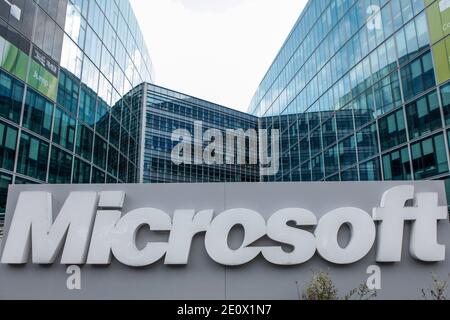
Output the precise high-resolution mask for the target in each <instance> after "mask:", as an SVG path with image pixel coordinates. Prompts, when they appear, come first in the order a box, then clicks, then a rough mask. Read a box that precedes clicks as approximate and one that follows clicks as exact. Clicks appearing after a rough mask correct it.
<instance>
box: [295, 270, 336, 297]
mask: <svg viewBox="0 0 450 320" xmlns="http://www.w3.org/2000/svg"><path fill="white" fill-rule="evenodd" d="M302 299H303V300H338V290H337V289H336V287H335V286H334V285H333V281H331V278H330V275H329V274H328V273H327V272H323V271H319V272H313V278H312V280H311V282H310V283H309V285H308V286H307V287H306V291H305V292H303V294H302Z"/></svg>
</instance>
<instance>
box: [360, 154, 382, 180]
mask: <svg viewBox="0 0 450 320" xmlns="http://www.w3.org/2000/svg"><path fill="white" fill-rule="evenodd" d="M359 172H360V178H361V181H379V180H381V168H380V160H379V159H378V158H376V159H373V160H371V161H367V162H365V163H363V164H361V165H360V166H359Z"/></svg>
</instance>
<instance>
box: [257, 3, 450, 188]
mask: <svg viewBox="0 0 450 320" xmlns="http://www.w3.org/2000/svg"><path fill="white" fill-rule="evenodd" d="M447 3H448V2H447V1H432V0H427V1H423V0H405V1H394V0H391V1H389V0H371V1H366V0H344V1H339V0H327V1H322V0H310V1H309V2H308V4H307V6H306V8H305V10H304V12H303V13H302V14H301V16H300V18H299V19H298V21H297V23H296V25H295V27H294V29H293V30H292V31H291V33H290V35H289V37H288V39H287V40H286V42H285V43H284V45H283V47H282V48H281V50H280V52H279V53H278V55H277V57H276V58H275V60H274V62H273V64H272V66H271V67H270V69H269V70H268V72H267V74H266V75H265V77H264V79H263V81H262V82H261V84H260V86H259V88H258V90H257V92H256V93H255V95H254V97H253V100H252V102H251V106H250V108H249V111H250V113H252V114H254V115H256V116H259V117H263V118H265V120H264V121H262V122H261V123H262V124H263V127H264V128H272V127H276V126H278V123H283V122H286V121H290V123H289V125H290V126H291V127H294V128H295V129H294V130H290V131H285V132H284V133H283V134H282V135H288V136H289V138H286V137H284V136H283V137H282V140H283V141H287V146H286V149H283V150H294V151H293V152H292V151H290V152H289V153H286V154H284V155H283V157H286V159H285V161H283V163H285V165H284V166H283V167H282V170H281V171H280V172H279V173H278V174H277V175H276V176H274V177H265V178H264V181H310V180H313V181H339V180H341V181H347V180H364V181H366V180H381V179H384V180H421V179H445V180H446V181H448V179H449V147H448V146H449V144H448V133H447V132H448V129H449V124H450V123H449V122H448V121H447V118H448V110H447V105H448V100H449V99H448V98H447V96H448V94H447V93H446V92H447V91H448V87H449V84H448V82H449V80H450V73H449V72H448V70H449V59H448V54H447V51H446V50H447V49H446V47H445V46H446V45H445V43H446V42H445V41H447V40H446V39H447V38H446V37H447V35H448V30H450V29H449V28H448V22H449V21H448V17H449V16H450V8H449V7H448V6H446V4H447ZM292 132H295V134H292ZM297 145H299V146H300V150H299V151H297V149H296V146H297ZM298 152H299V153H300V155H299V154H298ZM298 158H299V159H300V164H298V163H297V161H288V160H289V159H298Z"/></svg>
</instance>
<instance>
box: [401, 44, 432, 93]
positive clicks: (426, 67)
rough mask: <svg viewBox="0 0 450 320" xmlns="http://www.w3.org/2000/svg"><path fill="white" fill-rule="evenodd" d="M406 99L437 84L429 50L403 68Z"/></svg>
mask: <svg viewBox="0 0 450 320" xmlns="http://www.w3.org/2000/svg"><path fill="white" fill-rule="evenodd" d="M401 74H402V84H403V94H404V97H405V101H408V100H410V99H412V98H413V97H414V96H416V95H418V94H420V93H421V92H424V91H426V90H428V89H429V88H431V87H433V86H434V85H435V84H436V81H435V77H434V68H433V61H432V59H431V53H430V52H428V53H426V54H424V55H423V56H421V57H420V58H417V59H416V60H414V61H412V62H411V63H409V64H408V65H407V66H405V67H403V68H402V70H401Z"/></svg>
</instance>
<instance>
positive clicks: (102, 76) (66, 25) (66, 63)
mask: <svg viewBox="0 0 450 320" xmlns="http://www.w3.org/2000/svg"><path fill="white" fill-rule="evenodd" d="M10 2H11V3H13V4H14V5H17V6H18V7H19V8H20V10H21V17H20V19H17V17H16V16H13V15H11V14H10V13H11V12H10V7H9V5H8V4H7V2H6V1H0V215H1V214H2V213H3V212H4V210H5V204H6V196H7V189H8V185H10V184H13V183H16V184H24V183H56V184H59V183H125V182H130V183H134V182H138V181H139V172H140V167H139V166H140V160H139V159H140V150H139V146H140V140H141V131H142V130H141V128H142V127H141V125H142V122H141V119H142V110H141V107H142V104H141V103H140V100H139V101H137V100H136V95H137V94H139V92H138V91H139V89H133V88H135V87H138V85H139V84H141V83H143V82H152V81H153V80H152V78H153V75H152V72H153V66H152V62H151V60H150V58H149V54H148V50H147V48H146V46H145V44H144V40H143V36H142V34H141V31H140V30H139V27H138V23H137V21H136V18H135V16H134V13H133V11H132V9H131V5H130V3H129V1H128V0H26V1H23V0H12V1H10ZM138 99H140V96H139V97H138Z"/></svg>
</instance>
